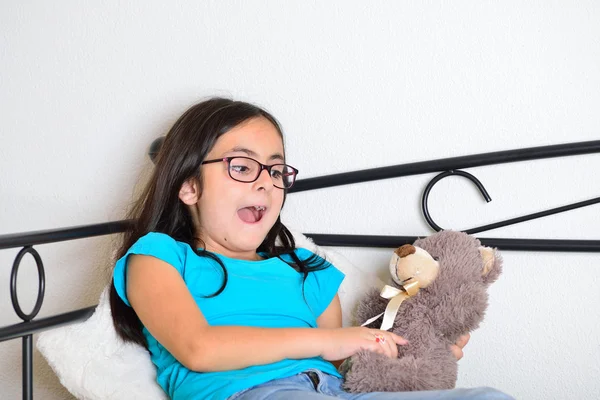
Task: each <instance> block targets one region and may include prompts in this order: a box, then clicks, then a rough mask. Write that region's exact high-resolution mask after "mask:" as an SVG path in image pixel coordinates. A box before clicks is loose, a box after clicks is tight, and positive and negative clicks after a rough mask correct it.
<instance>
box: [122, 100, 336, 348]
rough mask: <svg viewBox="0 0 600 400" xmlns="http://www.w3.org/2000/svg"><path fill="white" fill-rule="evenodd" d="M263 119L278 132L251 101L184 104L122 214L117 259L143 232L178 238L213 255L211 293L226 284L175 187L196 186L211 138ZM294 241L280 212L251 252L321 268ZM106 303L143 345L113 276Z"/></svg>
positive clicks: (125, 334) (126, 334) (128, 335)
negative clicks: (215, 279) (216, 281)
mask: <svg viewBox="0 0 600 400" xmlns="http://www.w3.org/2000/svg"><path fill="white" fill-rule="evenodd" d="M258 117H262V118H266V119H267V120H269V121H270V122H271V123H272V124H273V126H275V128H276V129H277V131H278V132H279V135H280V136H281V138H282V140H283V133H282V130H281V126H280V125H279V123H278V122H277V120H276V119H275V118H274V117H273V116H272V115H271V114H269V113H268V112H267V111H265V110H263V109H262V108H259V107H257V106H255V105H253V104H249V103H245V102H241V101H233V100H229V99H223V98H211V99H208V100H206V101H203V102H201V103H198V104H196V105H194V106H192V107H191V108H189V109H188V110H187V111H186V112H184V113H183V115H182V116H181V117H180V118H179V119H178V120H177V121H176V122H175V124H174V125H173V127H172V128H171V129H170V130H169V132H168V134H167V136H166V137H165V140H164V142H163V143H162V146H161V148H160V151H159V153H158V156H157V158H156V165H155V167H154V171H153V173H152V176H151V178H150V180H149V182H148V184H147V186H146V187H145V189H144V190H143V192H142V194H141V195H140V198H139V199H138V200H137V202H135V203H134V205H133V207H132V208H131V210H130V211H129V213H128V215H127V217H128V218H129V219H132V220H134V224H133V227H132V228H131V229H130V230H128V231H127V232H125V233H124V234H123V239H122V244H121V246H120V248H119V250H118V252H117V258H121V257H123V256H124V255H125V254H126V253H127V251H128V250H129V248H130V247H131V246H133V244H134V243H135V242H136V241H137V240H138V239H139V238H141V237H142V236H144V235H146V234H147V233H149V232H161V233H165V234H167V235H169V236H171V237H172V238H173V239H175V240H177V241H180V242H184V243H187V244H189V245H190V247H191V248H192V249H193V250H194V251H195V252H196V253H197V254H198V255H200V256H203V257H208V258H211V259H213V260H215V261H216V262H217V263H218V264H219V265H220V266H221V268H222V269H223V273H224V280H223V284H222V285H221V287H220V289H219V290H217V291H216V292H215V293H213V294H212V295H211V296H217V295H218V294H219V293H221V292H222V291H223V290H224V289H225V285H226V284H227V270H226V268H225V266H224V265H223V263H222V262H221V260H219V258H218V257H216V256H215V255H214V254H212V253H211V252H209V251H206V250H204V248H205V246H204V244H203V243H201V247H202V248H201V249H197V247H198V246H196V241H197V240H198V239H199V238H198V237H197V236H198V235H197V233H196V232H195V229H194V225H193V221H192V218H191V216H190V214H189V211H188V210H187V208H186V206H185V205H184V204H183V203H182V202H181V201H180V200H179V195H178V194H179V189H180V188H181V186H182V185H183V183H184V182H186V181H187V180H189V179H191V178H194V179H196V180H197V181H198V183H199V185H200V187H202V179H201V175H200V165H201V164H200V163H201V162H202V161H204V159H205V158H206V155H207V154H208V153H209V152H210V150H211V149H212V148H213V146H214V145H215V143H216V141H217V139H218V138H219V137H220V136H221V135H223V134H224V133H227V132H228V131H229V130H231V129H232V128H234V127H236V126H238V125H239V124H241V123H243V122H245V121H248V120H250V119H252V118H258ZM285 196H286V193H285V192H284V198H283V202H284V203H285ZM295 248H296V244H295V242H294V238H293V236H292V234H291V233H290V231H289V230H288V229H287V228H286V227H285V226H284V225H283V224H282V223H281V219H280V217H278V218H277V221H276V222H275V224H274V225H273V227H272V228H271V230H270V231H269V232H268V233H267V236H266V237H265V239H264V241H263V242H262V243H261V245H260V246H259V248H258V249H257V251H259V252H263V253H265V254H266V256H267V257H269V258H270V257H279V256H281V255H283V254H289V256H290V257H291V258H292V260H293V263H289V265H290V266H291V267H293V268H294V269H296V270H297V271H298V272H299V273H301V274H303V276H304V279H306V277H307V276H308V273H309V272H311V271H314V270H318V269H322V268H324V267H325V263H324V260H323V259H322V258H320V257H318V256H311V257H310V258H308V259H306V260H300V259H299V258H298V257H297V256H296V254H295V253H294V250H295ZM110 308H111V311H112V319H113V323H114V326H115V329H116V331H117V333H118V334H119V336H120V337H121V338H123V339H124V340H126V341H131V342H135V343H138V344H140V345H142V346H144V347H147V342H146V338H145V337H144V335H143V333H142V323H141V322H140V320H139V318H138V316H137V315H136V313H135V311H134V310H133V308H131V307H129V306H127V305H126V304H125V303H124V302H123V300H122V299H121V298H120V297H119V295H118V294H117V292H116V290H115V285H114V281H113V283H112V285H111V291H110Z"/></svg>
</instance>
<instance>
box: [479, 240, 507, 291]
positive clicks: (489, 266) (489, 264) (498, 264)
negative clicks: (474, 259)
mask: <svg viewBox="0 0 600 400" xmlns="http://www.w3.org/2000/svg"><path fill="white" fill-rule="evenodd" d="M479 253H480V254H481V258H482V260H483V267H482V270H481V275H482V276H483V281H484V282H485V283H487V284H488V285H489V284H490V283H492V282H494V281H495V280H496V279H498V276H499V275H500V272H501V270H502V260H501V259H500V256H499V254H498V252H497V251H496V249H493V248H491V247H485V246H481V247H479Z"/></svg>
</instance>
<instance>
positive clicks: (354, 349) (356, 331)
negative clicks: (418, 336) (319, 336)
mask: <svg viewBox="0 0 600 400" xmlns="http://www.w3.org/2000/svg"><path fill="white" fill-rule="evenodd" d="M324 331H325V338H324V341H323V344H322V346H323V347H322V351H321V354H320V355H321V357H323V358H324V359H325V360H328V361H335V360H341V359H344V358H348V357H350V356H353V355H354V354H356V353H358V352H359V351H360V350H368V351H373V352H375V353H379V354H384V355H385V356H387V357H390V358H396V357H398V347H397V345H401V346H403V345H406V344H408V341H407V340H406V339H404V338H402V337H400V336H398V335H396V334H393V333H391V332H388V331H382V330H380V329H369V328H365V327H352V328H336V329H324Z"/></svg>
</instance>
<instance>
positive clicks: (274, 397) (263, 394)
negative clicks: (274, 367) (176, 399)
mask: <svg viewBox="0 0 600 400" xmlns="http://www.w3.org/2000/svg"><path fill="white" fill-rule="evenodd" d="M341 384H342V380H341V379H340V378H337V377H335V376H332V375H328V374H326V373H324V372H321V371H319V370H316V369H311V370H308V371H305V372H303V373H301V374H298V375H294V376H290V377H288V378H283V379H275V380H273V381H270V382H266V383H263V384H262V385H257V386H254V387H251V388H249V389H246V390H242V391H241V392H238V393H235V394H234V395H233V396H231V397H229V400H263V399H264V400H303V399H307V400H326V399H333V398H337V399H347V400H392V399H395V400H416V399H419V400H434V399H435V400H453V399H456V400H458V399H461V400H463V399H478V400H509V399H513V398H512V397H510V396H508V395H506V394H504V393H502V392H499V391H497V390H495V389H491V388H475V389H453V390H432V391H423V392H395V393H394V392H374V393H348V392H345V391H344V390H343V389H342V388H341ZM513 400H514V399H513Z"/></svg>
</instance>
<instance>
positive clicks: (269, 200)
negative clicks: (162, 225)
mask: <svg viewBox="0 0 600 400" xmlns="http://www.w3.org/2000/svg"><path fill="white" fill-rule="evenodd" d="M233 156H243V157H250V158H253V159H255V160H257V161H259V162H261V163H262V164H265V165H271V164H281V163H284V162H285V160H284V154H283V142H282V139H281V136H280V135H279V132H278V131H277V129H276V128H275V126H273V124H271V122H269V121H268V120H267V119H265V118H262V117H260V118H254V119H251V120H248V121H246V122H244V123H242V124H241V125H238V126H236V127H235V128H233V129H231V130H230V131H229V132H227V133H225V134H223V135H222V136H221V137H219V139H218V140H217V142H216V143H215V145H214V147H213V148H212V150H211V151H210V152H209V153H208V155H207V157H206V160H213V159H220V158H223V157H233ZM228 168H229V163H228V162H225V161H224V162H216V163H210V164H204V165H202V167H201V174H202V182H203V185H202V188H201V189H200V193H199V199H198V202H197V204H196V207H197V209H198V214H197V215H198V217H197V224H198V225H199V226H197V227H196V228H197V232H199V234H200V238H201V239H202V241H203V242H204V243H205V244H206V249H207V250H210V251H212V252H216V253H219V254H222V255H225V256H228V257H232V258H241V259H249V260H256V259H257V255H256V249H257V248H258V246H260V244H261V243H262V242H263V240H264V238H265V237H266V235H267V233H268V232H269V230H270V229H271V227H272V226H273V224H274V223H275V221H276V220H277V217H278V216H279V212H280V211H281V207H282V205H283V190H282V189H279V188H276V187H275V186H273V181H272V180H271V177H270V175H269V173H268V171H266V170H263V171H261V173H260V175H259V177H258V179H257V180H256V181H254V182H250V183H247V182H238V181H235V180H233V179H232V178H231V177H230V176H229V172H228Z"/></svg>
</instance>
